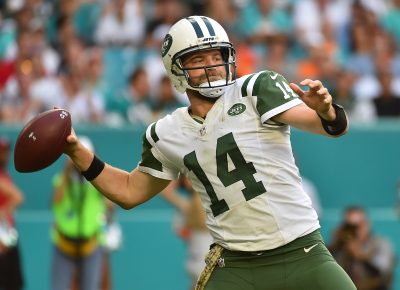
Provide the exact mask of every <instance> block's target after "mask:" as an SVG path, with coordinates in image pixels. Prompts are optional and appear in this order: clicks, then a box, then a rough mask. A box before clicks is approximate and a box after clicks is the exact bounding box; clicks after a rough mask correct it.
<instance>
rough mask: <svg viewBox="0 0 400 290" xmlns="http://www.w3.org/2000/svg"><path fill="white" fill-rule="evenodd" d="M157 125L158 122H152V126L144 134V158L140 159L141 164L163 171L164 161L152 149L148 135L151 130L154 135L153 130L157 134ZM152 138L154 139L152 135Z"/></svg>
mask: <svg viewBox="0 0 400 290" xmlns="http://www.w3.org/2000/svg"><path fill="white" fill-rule="evenodd" d="M155 125H156V123H154V124H152V125H151V127H150V130H149V129H147V130H146V132H145V133H144V134H143V144H142V160H141V161H140V163H139V166H142V167H149V168H152V169H154V170H157V171H163V166H162V163H161V162H160V161H159V160H158V159H157V158H156V157H155V156H154V154H153V151H152V148H153V145H152V144H151V143H150V141H149V139H148V137H147V134H148V132H149V131H151V134H150V135H153V131H154V134H155ZM156 136H157V135H156ZM157 138H158V137H157ZM152 139H153V141H154V137H152ZM157 141H158V140H157ZM154 144H155V142H154Z"/></svg>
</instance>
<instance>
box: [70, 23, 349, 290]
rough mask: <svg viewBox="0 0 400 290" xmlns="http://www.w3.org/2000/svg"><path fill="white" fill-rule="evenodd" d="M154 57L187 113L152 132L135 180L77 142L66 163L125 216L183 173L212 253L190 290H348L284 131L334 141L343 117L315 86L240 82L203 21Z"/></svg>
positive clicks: (261, 76)
mask: <svg viewBox="0 0 400 290" xmlns="http://www.w3.org/2000/svg"><path fill="white" fill-rule="evenodd" d="M161 55H162V58H163V62H164V66H165V68H166V70H167V73H168V75H169V77H170V78H171V80H172V82H173V84H174V86H175V87H176V89H177V90H178V91H180V92H186V94H187V96H188V98H189V101H190V106H189V107H183V108H180V109H177V110H176V111H175V112H173V113H172V114H170V115H167V116H166V117H164V118H162V119H161V120H159V121H158V122H155V123H153V124H151V125H150V126H149V127H148V129H147V131H146V133H145V134H144V136H143V152H142V160H141V162H140V164H139V165H138V167H137V168H136V169H134V170H133V171H132V172H130V173H129V172H125V171H123V170H120V169H118V168H115V167H112V166H110V165H108V164H105V163H104V162H103V161H102V160H101V159H100V158H98V157H97V156H96V155H94V154H93V153H92V152H90V151H89V150H87V149H86V148H84V147H83V146H82V145H81V143H80V142H79V140H78V139H77V138H76V136H75V134H71V135H70V136H69V137H68V138H67V140H68V142H69V146H68V148H67V149H66V153H67V154H68V155H69V156H70V157H71V158H72V159H73V161H74V162H75V165H76V166H77V167H78V169H80V170H81V171H82V172H83V174H84V176H85V177H86V178H87V179H88V180H90V181H92V183H93V184H94V185H95V186H96V187H97V188H98V189H99V190H100V191H101V192H102V193H103V194H104V195H105V196H107V197H108V198H109V199H111V200H113V201H114V202H116V203H117V204H119V205H120V206H121V207H123V208H126V209H129V208H132V207H135V206H137V205H139V204H141V203H143V202H146V201H147V200H149V199H150V198H152V197H153V196H154V195H156V194H157V193H159V192H160V191H162V190H163V189H164V188H165V187H166V186H167V185H168V183H169V182H170V180H173V179H177V178H178V177H179V175H180V174H183V175H185V176H186V177H188V178H189V179H190V181H191V182H192V186H193V188H194V190H195V191H197V192H199V193H200V195H201V200H202V204H203V207H204V209H205V211H206V214H207V221H206V222H207V226H208V228H209V230H210V232H211V234H212V237H213V242H214V243H213V245H212V246H211V250H210V254H209V255H208V257H207V259H206V260H207V261H206V262H207V266H206V268H205V269H204V271H203V274H202V275H201V276H200V278H199V280H198V284H197V286H196V289H206V290H221V289H229V290H239V289H241V290H243V289H246V290H247V289H254V290H277V289H286V290H291V289H293V290H299V289H307V290H308V289H315V290H336V289H341V290H350V289H351V290H354V289H356V288H355V286H354V284H353V283H352V281H351V280H350V278H349V277H348V275H347V274H346V273H345V272H344V271H343V269H342V268H341V267H340V266H339V265H338V264H337V263H336V262H335V260H334V259H333V258H332V256H331V255H330V253H329V251H328V250H327V249H326V247H325V244H324V242H323V239H322V237H321V234H320V231H319V228H320V224H319V221H318V216H317V214H316V212H315V210H314V209H313V207H312V205H311V200H310V198H309V197H308V195H307V194H306V193H305V192H304V190H303V189H302V185H301V178H300V176H299V170H298V168H297V167H296V165H295V161H294V158H293V154H292V148H291V142H290V127H291V126H293V127H295V128H298V129H301V130H305V131H309V132H312V133H317V134H322V135H327V136H332V137H338V136H341V135H343V134H345V133H346V131H347V130H348V123H347V117H346V114H345V112H344V110H343V108H342V107H341V106H339V105H336V104H334V103H332V97H331V95H330V94H329V92H328V90H327V89H326V88H325V87H324V86H323V84H322V83H321V82H320V81H319V80H311V79H306V80H304V81H302V82H301V83H300V84H301V85H302V86H307V87H308V88H309V89H308V90H307V91H304V90H303V89H301V88H300V87H299V86H298V85H296V84H293V83H288V82H287V80H286V79H285V78H284V77H283V76H281V75H280V74H278V73H275V72H273V71H268V70H265V71H260V72H256V73H254V74H250V75H245V76H242V77H240V78H236V74H235V71H236V59H235V49H234V47H233V45H232V43H231V42H230V41H229V38H228V36H227V34H226V32H225V30H224V29H223V27H222V26H221V25H220V24H219V23H217V22H216V21H214V20H213V19H210V18H208V17H204V16H191V17H187V18H184V19H181V20H180V21H178V22H177V23H176V24H174V25H173V26H172V27H171V29H170V31H169V33H168V34H167V35H166V36H165V40H164V42H163V45H162V49H161Z"/></svg>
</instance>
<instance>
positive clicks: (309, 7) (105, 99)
mask: <svg viewBox="0 0 400 290" xmlns="http://www.w3.org/2000/svg"><path fill="white" fill-rule="evenodd" d="M0 5H1V6H2V7H0V9H1V10H0V11H1V15H0V123H24V122H26V121H27V120H29V119H30V118H32V117H33V116H34V115H36V114H37V113H39V112H42V111H44V110H47V109H51V108H53V107H54V106H60V107H63V108H65V109H67V110H69V111H70V112H71V114H72V115H73V118H74V122H76V123H101V124H105V125H109V126H120V125H122V124H135V125H143V126H145V125H147V124H149V123H151V122H152V121H154V120H156V119H158V118H159V117H160V116H161V115H164V114H166V113H168V112H171V111H173V110H174V109H175V108H176V107H179V106H181V105H182V104H186V103H187V100H186V97H185V96H184V95H180V94H178V93H177V92H176V91H175V90H174V89H173V88H172V87H171V83H170V80H169V79H168V78H167V77H166V76H165V71H164V68H163V65H162V62H161V57H160V55H159V54H160V47H161V43H162V41H163V37H164V35H165V34H166V33H167V31H168V29H169V27H170V26H171V25H172V24H173V23H174V22H176V21H177V20H178V19H180V18H182V17H184V16H189V15H207V16H209V17H211V18H214V19H215V20H217V21H218V22H220V23H221V24H222V25H223V26H224V28H225V29H226V30H227V31H228V34H229V35H230V38H231V41H233V42H234V45H235V47H236V49H237V59H238V67H239V70H238V72H237V73H238V75H239V76H241V75H245V74H247V73H250V72H252V71H257V70H263V69H268V70H273V71H276V72H279V73H282V74H283V75H285V76H286V77H287V78H288V79H289V81H291V82H299V81H300V80H302V79H304V78H305V77H306V76H307V77H308V78H311V79H320V80H322V81H323V83H324V84H325V85H326V86H327V87H328V88H329V89H330V91H331V93H332V95H333V96H334V98H336V100H335V101H336V102H337V103H339V104H342V105H343V106H344V107H345V109H346V111H347V112H348V114H349V117H350V119H351V120H354V121H359V122H371V121H374V120H376V119H378V118H381V117H397V118H398V117H400V0H353V1H348V0H302V1H300V0H285V1H283V0H279V1H278V0H257V1H250V0H186V1H179V0H151V1H148V0H147V1H144V0H113V1H111V0H59V1H52V0H8V1H0Z"/></svg>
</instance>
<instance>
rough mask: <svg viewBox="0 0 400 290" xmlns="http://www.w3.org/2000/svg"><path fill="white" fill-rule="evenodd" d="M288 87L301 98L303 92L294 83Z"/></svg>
mask: <svg viewBox="0 0 400 290" xmlns="http://www.w3.org/2000/svg"><path fill="white" fill-rule="evenodd" d="M289 87H290V88H291V89H292V90H293V91H294V92H295V93H296V94H298V95H299V96H300V97H302V96H303V95H304V94H305V92H304V91H303V90H302V89H301V88H300V87H299V86H298V85H297V84H295V83H290V84H289Z"/></svg>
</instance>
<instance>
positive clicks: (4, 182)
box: [0, 137, 24, 290]
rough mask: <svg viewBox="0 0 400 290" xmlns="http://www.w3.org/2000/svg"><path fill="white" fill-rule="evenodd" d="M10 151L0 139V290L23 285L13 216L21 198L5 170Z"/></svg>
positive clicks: (4, 141) (13, 288)
mask: <svg viewBox="0 0 400 290" xmlns="http://www.w3.org/2000/svg"><path fill="white" fill-rule="evenodd" d="M10 149H11V145H10V141H9V140H8V139H7V138H5V137H0V289H4V290H21V289H22V288H23V284H24V283H23V275H22V267H21V258H20V251H19V245H18V232H17V230H16V227H15V226H16V225H15V219H14V214H15V211H16V209H17V208H18V207H19V206H20V205H21V203H22V202H23V196H22V193H21V191H20V189H19V188H18V187H17V186H16V185H15V184H14V183H13V181H12V180H11V176H10V175H9V173H8V170H7V165H8V160H9V156H10Z"/></svg>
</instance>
